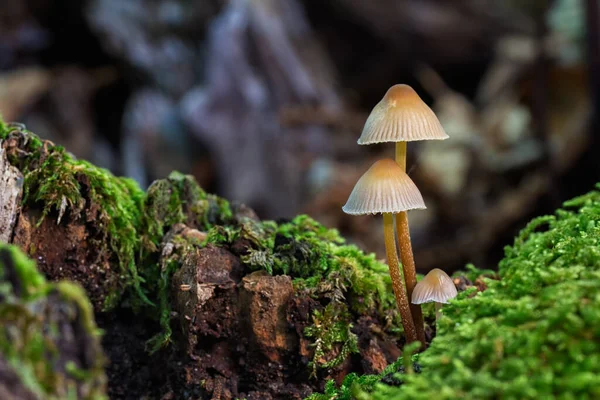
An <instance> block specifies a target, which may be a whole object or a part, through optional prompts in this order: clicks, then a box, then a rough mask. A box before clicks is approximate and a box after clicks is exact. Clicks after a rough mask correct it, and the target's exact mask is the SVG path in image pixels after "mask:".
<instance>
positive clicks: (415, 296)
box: [411, 268, 457, 321]
mask: <svg viewBox="0 0 600 400" xmlns="http://www.w3.org/2000/svg"><path fill="white" fill-rule="evenodd" d="M456 295H457V291H456V286H454V282H453V281H452V279H451V278H450V277H449V276H448V274H446V273H445V272H444V271H442V270H441V269H439V268H434V269H432V270H431V271H429V273H428V274H427V275H425V277H424V278H423V279H421V280H420V281H419V283H417V285H416V286H415V289H414V290H413V293H412V298H411V302H412V303H413V304H423V303H429V302H431V301H433V302H435V319H436V321H437V320H439V319H440V316H441V313H440V310H441V309H442V304H447V303H448V300H450V299H453V298H455V297H456Z"/></svg>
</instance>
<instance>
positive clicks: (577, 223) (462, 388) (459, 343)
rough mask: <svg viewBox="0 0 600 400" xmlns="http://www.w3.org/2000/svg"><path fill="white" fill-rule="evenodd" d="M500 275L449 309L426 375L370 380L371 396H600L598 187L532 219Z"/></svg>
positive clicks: (425, 364)
mask: <svg viewBox="0 0 600 400" xmlns="http://www.w3.org/2000/svg"><path fill="white" fill-rule="evenodd" d="M499 276H500V278H501V279H500V280H491V279H488V280H487V281H486V284H487V286H488V288H487V290H485V291H484V292H480V293H477V295H475V296H473V292H472V291H468V292H463V293H460V294H459V296H458V298H457V299H456V300H454V301H451V303H450V304H449V305H447V306H445V307H444V317H443V318H442V319H441V321H440V322H439V326H438V332H437V336H436V337H435V339H434V340H433V342H432V344H431V346H430V347H429V348H428V350H427V351H425V352H424V353H422V354H421V357H420V363H421V365H422V368H423V372H422V373H421V374H413V375H407V376H406V377H405V378H404V379H403V381H404V384H403V385H402V386H400V387H392V386H386V385H381V384H377V385H375V386H373V385H372V384H371V383H369V386H368V387H366V389H367V390H366V391H365V392H366V393H363V395H364V396H365V397H364V398H368V399H377V400H380V399H381V400H383V399H386V400H388V399H390V400H396V399H431V398H436V399H457V398H464V399H488V398H506V399H517V398H518V399H524V398H530V399H542V398H543V399H550V398H563V399H595V398H598V397H600V386H599V385H598V384H599V383H600V379H599V376H600V342H599V341H598V337H600V193H599V192H598V191H594V192H591V193H589V194H587V195H585V196H581V197H578V198H576V199H574V200H571V201H568V202H566V203H565V204H564V207H563V209H562V210H558V211H557V212H556V214H555V215H554V216H546V217H540V218H536V219H534V220H533V221H531V223H530V224H529V225H527V227H525V229H523V230H522V231H521V233H520V234H519V235H518V236H517V237H516V238H515V241H514V244H513V246H511V247H507V248H506V251H505V257H504V259H503V260H502V261H501V262H500V265H499ZM368 392H370V394H369V393H368ZM331 393H332V395H331V396H329V397H321V398H320V399H325V398H327V399H333V398H335V399H339V398H340V397H335V395H336V394H337V393H338V392H335V393H334V392H333V391H332V392H331Z"/></svg>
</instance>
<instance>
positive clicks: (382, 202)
mask: <svg viewBox="0 0 600 400" xmlns="http://www.w3.org/2000/svg"><path fill="white" fill-rule="evenodd" d="M424 208H425V203H424V202H423V197H422V196H421V193H420V192H419V189H418V188H417V186H416V185H415V184H414V183H413V181H412V180H411V179H410V178H409V177H408V175H406V173H405V172H404V171H403V170H402V168H400V167H399V166H398V164H396V162H394V160H391V159H384V160H379V161H377V162H376V163H375V164H373V165H372V166H371V168H369V170H368V171H367V172H365V174H364V175H363V176H362V177H361V178H360V179H359V180H358V182H357V183H356V185H355V186H354V189H353V190H352V193H351V194H350V197H349V198H348V201H347V202H346V204H345V205H344V207H342V210H343V211H344V212H345V213H347V214H351V215H364V214H379V213H381V214H383V232H384V239H385V250H386V255H387V260H388V267H389V270H390V277H391V278H392V287H393V289H394V295H395V296H396V303H397V304H398V309H399V311H400V315H401V317H402V326H403V327H404V333H405V335H406V341H407V343H411V342H414V341H417V340H418V337H417V332H416V329H415V325H414V321H413V318H412V315H411V309H410V303H409V301H408V299H409V297H408V296H407V292H406V289H405V287H404V285H403V284H402V277H401V276H400V268H399V266H398V264H399V262H398V255H397V253H396V242H395V240H394V218H393V215H394V214H397V213H399V212H403V211H407V210H413V209H424ZM422 343H423V344H424V343H425V342H424V341H423V342H422Z"/></svg>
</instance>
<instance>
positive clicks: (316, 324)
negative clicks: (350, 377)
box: [304, 302, 359, 377]
mask: <svg viewBox="0 0 600 400" xmlns="http://www.w3.org/2000/svg"><path fill="white" fill-rule="evenodd" d="M312 318H313V325H311V326H309V327H307V328H306V329H305V331H304V334H305V335H306V336H307V337H310V338H315V342H314V343H313V347H314V348H315V350H314V357H313V361H312V363H311V364H310V365H309V366H310V367H311V368H312V374H311V376H312V377H316V376H317V366H319V367H321V368H332V367H335V366H338V365H340V364H341V363H342V362H343V361H344V360H345V359H346V358H347V357H348V356H350V355H351V354H352V353H358V352H359V350H358V339H357V337H356V335H355V334H354V333H352V331H351V328H352V324H351V322H350V321H351V320H350V314H349V313H348V308H347V307H346V305H345V304H343V303H338V302H331V303H329V304H328V305H327V306H326V307H325V310H324V311H323V312H320V311H315V313H314V314H313V316H312ZM334 350H336V351H337V354H336V355H335V356H333V357H332V358H331V357H328V355H329V354H331V353H332V352H333V351H334Z"/></svg>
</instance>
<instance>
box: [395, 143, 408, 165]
mask: <svg viewBox="0 0 600 400" xmlns="http://www.w3.org/2000/svg"><path fill="white" fill-rule="evenodd" d="M396 162H397V163H398V165H399V166H400V168H402V171H404V172H406V142H396Z"/></svg>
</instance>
